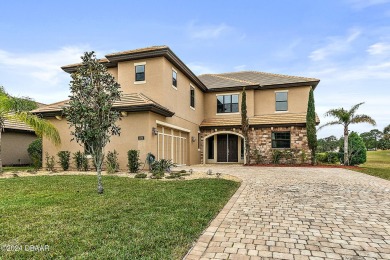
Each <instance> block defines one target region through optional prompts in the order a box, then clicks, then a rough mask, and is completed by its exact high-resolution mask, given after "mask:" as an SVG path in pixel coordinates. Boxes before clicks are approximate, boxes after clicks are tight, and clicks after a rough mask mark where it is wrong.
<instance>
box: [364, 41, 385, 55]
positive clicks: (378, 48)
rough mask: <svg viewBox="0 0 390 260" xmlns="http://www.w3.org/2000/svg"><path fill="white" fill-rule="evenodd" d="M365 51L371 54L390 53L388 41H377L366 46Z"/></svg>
mask: <svg viewBox="0 0 390 260" xmlns="http://www.w3.org/2000/svg"><path fill="white" fill-rule="evenodd" d="M367 52H368V53H369V54H371V55H384V54H385V55H386V54H390V43H385V42H378V43H375V44H373V45H371V46H370V47H368V49H367Z"/></svg>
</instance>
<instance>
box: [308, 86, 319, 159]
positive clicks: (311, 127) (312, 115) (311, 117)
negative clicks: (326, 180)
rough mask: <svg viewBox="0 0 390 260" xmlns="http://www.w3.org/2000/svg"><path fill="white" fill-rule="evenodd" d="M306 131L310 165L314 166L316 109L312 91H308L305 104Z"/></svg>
mask: <svg viewBox="0 0 390 260" xmlns="http://www.w3.org/2000/svg"><path fill="white" fill-rule="evenodd" d="M306 131H307V140H308V144H309V148H310V151H311V164H312V165H315V164H316V150H317V130H316V109H315V104H314V91H313V88H311V89H310V93H309V101H308V104H307V113H306Z"/></svg>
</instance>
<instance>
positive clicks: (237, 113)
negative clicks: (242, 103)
mask: <svg viewBox="0 0 390 260" xmlns="http://www.w3.org/2000/svg"><path fill="white" fill-rule="evenodd" d="M239 114H240V112H233V113H216V114H215V115H217V116H224V115H239Z"/></svg>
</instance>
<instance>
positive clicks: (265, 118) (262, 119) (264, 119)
mask: <svg viewBox="0 0 390 260" xmlns="http://www.w3.org/2000/svg"><path fill="white" fill-rule="evenodd" d="M316 121H317V123H319V122H320V120H319V118H318V116H316ZM305 123H306V113H275V114H269V115H260V116H254V117H250V118H249V124H250V125H288V124H305ZM238 125H241V116H234V117H224V116H220V117H216V118H209V119H205V120H203V122H202V123H201V124H200V126H201V127H212V126H238Z"/></svg>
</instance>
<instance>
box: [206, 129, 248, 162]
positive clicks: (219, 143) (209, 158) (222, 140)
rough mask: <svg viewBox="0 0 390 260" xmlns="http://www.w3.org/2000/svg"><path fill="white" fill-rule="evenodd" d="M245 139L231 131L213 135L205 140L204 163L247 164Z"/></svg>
mask: <svg viewBox="0 0 390 260" xmlns="http://www.w3.org/2000/svg"><path fill="white" fill-rule="evenodd" d="M244 147H245V139H244V137H243V136H242V135H241V134H238V133H235V132H231V131H221V132H216V133H212V134H210V135H208V136H206V137H205V138H204V143H203V155H204V157H203V163H245V149H244Z"/></svg>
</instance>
